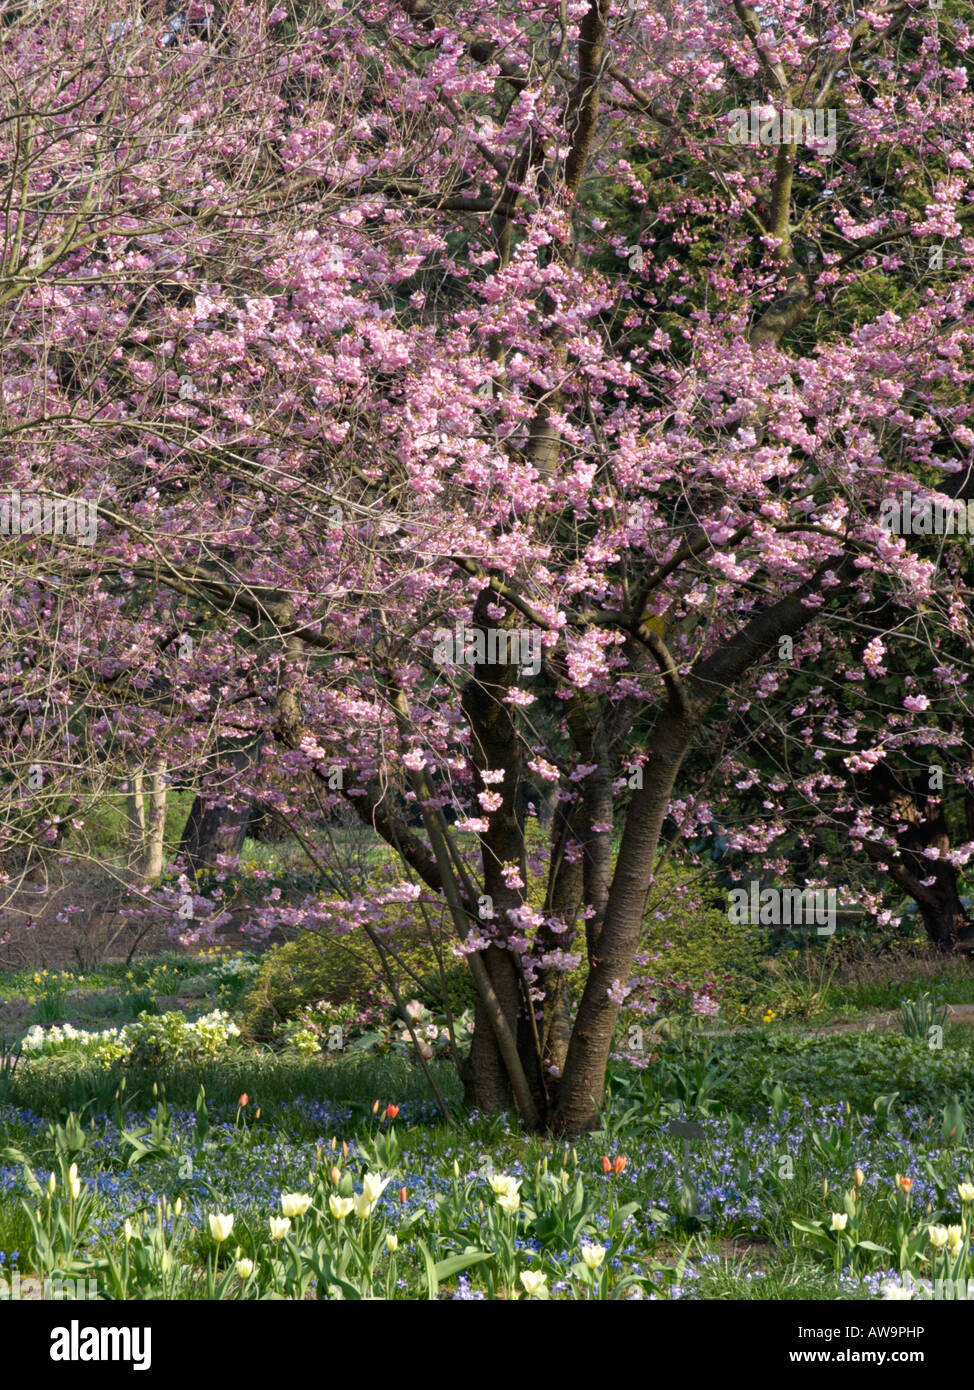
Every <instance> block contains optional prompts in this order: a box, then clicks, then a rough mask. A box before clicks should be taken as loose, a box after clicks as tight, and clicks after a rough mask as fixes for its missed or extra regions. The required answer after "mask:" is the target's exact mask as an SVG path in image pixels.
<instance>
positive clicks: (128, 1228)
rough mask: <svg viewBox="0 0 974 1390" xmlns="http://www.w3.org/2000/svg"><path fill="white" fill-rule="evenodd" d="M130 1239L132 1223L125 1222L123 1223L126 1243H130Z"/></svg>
mask: <svg viewBox="0 0 974 1390" xmlns="http://www.w3.org/2000/svg"><path fill="white" fill-rule="evenodd" d="M131 1239H132V1223H131V1221H126V1223H125V1240H126V1242H128V1241H130V1240H131Z"/></svg>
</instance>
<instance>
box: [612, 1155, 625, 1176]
mask: <svg viewBox="0 0 974 1390" xmlns="http://www.w3.org/2000/svg"><path fill="white" fill-rule="evenodd" d="M628 1162H629V1160H628V1159H627V1158H626V1156H625V1154H616V1157H615V1160H614V1161H613V1164H612V1171H613V1173H621V1172H622V1170H623V1168H625V1166H626V1164H627V1163H628Z"/></svg>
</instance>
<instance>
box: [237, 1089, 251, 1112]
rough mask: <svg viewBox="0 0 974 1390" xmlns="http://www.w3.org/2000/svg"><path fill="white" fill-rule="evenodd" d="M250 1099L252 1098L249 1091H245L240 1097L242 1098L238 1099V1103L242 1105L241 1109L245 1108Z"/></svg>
mask: <svg viewBox="0 0 974 1390" xmlns="http://www.w3.org/2000/svg"><path fill="white" fill-rule="evenodd" d="M249 1100H250V1097H249V1096H248V1094H247V1092H246V1091H244V1093H243V1095H242V1096H241V1097H240V1099H239V1100H238V1101H237V1104H238V1105H239V1106H240V1109H241V1110H242V1109H243V1108H244V1106H245V1105H246V1104H247V1102H248V1101H249Z"/></svg>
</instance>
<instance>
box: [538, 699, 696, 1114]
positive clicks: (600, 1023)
mask: <svg viewBox="0 0 974 1390" xmlns="http://www.w3.org/2000/svg"><path fill="white" fill-rule="evenodd" d="M692 732H693V726H692V724H691V723H690V721H689V720H688V719H686V718H682V717H679V716H676V715H674V714H671V713H666V714H663V715H662V716H661V717H660V720H659V723H658V725H657V729H656V736H655V737H654V739H653V746H652V758H651V761H650V763H649V767H648V769H647V770H646V771H647V773H648V776H647V778H646V781H645V784H644V786H643V787H642V788H641V789H640V790H639V791H637V792H636V794H635V796H634V797H633V799H632V802H631V804H630V807H629V814H628V816H627V817H626V827H625V830H624V831H623V835H622V843H621V845H620V846H619V857H618V859H617V861H616V868H615V873H614V875H613V878H612V887H611V889H610V892H609V901H608V905H607V908H606V912H605V921H604V924H603V928H602V932H601V934H600V936H599V941H598V947H597V954H596V956H595V957H594V959H593V960H592V962H591V965H590V968H589V974H588V979H587V981H586V983H585V989H584V992H583V994H582V999H581V1003H580V1004H579V1006H578V1014H577V1016H576V1018H575V1026H574V1028H573V1029H572V1035H571V1041H570V1042H569V1044H568V1053H567V1056H566V1058H565V1074H564V1077H563V1078H562V1083H561V1087H560V1089H559V1096H558V1108H557V1112H556V1114H555V1116H554V1128H555V1129H556V1130H557V1131H558V1132H559V1133H562V1134H569V1135H571V1134H581V1133H583V1132H584V1131H585V1130H588V1129H593V1128H595V1126H596V1125H597V1124H598V1120H599V1106H600V1105H601V1104H602V1101H603V1098H604V1093H605V1069H606V1067H607V1066H608V1063H609V1052H610V1050H611V1047H612V1037H613V1034H614V1032H615V1026H616V1020H617V1019H618V1016H619V1003H618V1002H617V1001H616V1000H613V999H612V998H610V996H609V990H610V989H611V988H612V986H613V984H621V985H624V984H625V983H626V981H627V980H628V979H629V971H630V969H631V967H632V959H633V956H634V955H635V954H636V951H637V950H638V948H639V936H640V932H641V931H642V925H643V918H644V916H645V914H646V900H647V898H648V897H649V890H650V887H651V886H652V881H653V865H654V863H655V859H656V848H657V845H658V844H659V837H660V833H661V831H662V828H663V822H664V820H665V818H666V813H667V811H668V809H669V805H670V797H671V796H672V794H673V785H674V783H675V781H676V776H677V773H678V772H679V770H680V764H681V763H682V762H683V759H684V757H685V756H686V752H687V749H688V748H689V746H690V739H691V737H692Z"/></svg>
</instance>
